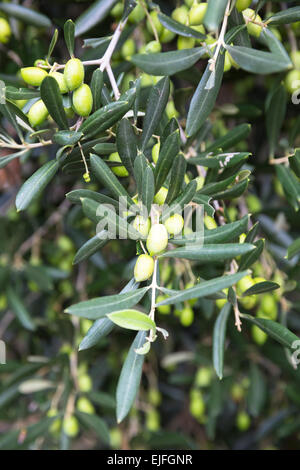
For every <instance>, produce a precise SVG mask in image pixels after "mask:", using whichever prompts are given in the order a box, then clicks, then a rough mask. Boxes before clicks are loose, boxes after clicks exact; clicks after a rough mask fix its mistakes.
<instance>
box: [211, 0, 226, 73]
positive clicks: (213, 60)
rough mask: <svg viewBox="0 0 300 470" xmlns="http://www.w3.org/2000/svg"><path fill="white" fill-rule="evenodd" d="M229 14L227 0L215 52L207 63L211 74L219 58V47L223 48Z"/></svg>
mask: <svg viewBox="0 0 300 470" xmlns="http://www.w3.org/2000/svg"><path fill="white" fill-rule="evenodd" d="M229 13H230V0H228V2H227V5H226V9H225V14H224V19H223V23H222V27H221V30H220V34H219V37H218V40H217V46H216V50H215V52H214V55H213V56H212V58H211V59H209V61H208V63H209V64H210V65H209V70H211V71H212V72H213V71H214V70H215V66H216V62H217V58H218V56H219V53H220V50H221V47H222V46H223V47H225V41H224V38H225V33H226V28H227V23H228V17H229Z"/></svg>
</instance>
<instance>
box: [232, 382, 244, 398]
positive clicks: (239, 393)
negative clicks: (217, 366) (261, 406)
mask: <svg viewBox="0 0 300 470" xmlns="http://www.w3.org/2000/svg"><path fill="white" fill-rule="evenodd" d="M230 395H231V397H232V399H233V400H234V401H236V402H239V401H241V400H242V399H243V398H244V396H245V390H244V388H243V387H242V385H240V384H238V383H235V384H233V386H232V387H231V391H230Z"/></svg>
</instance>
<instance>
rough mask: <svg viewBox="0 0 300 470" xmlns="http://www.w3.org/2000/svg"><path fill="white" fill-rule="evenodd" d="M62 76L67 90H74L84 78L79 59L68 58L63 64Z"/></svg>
mask: <svg viewBox="0 0 300 470" xmlns="http://www.w3.org/2000/svg"><path fill="white" fill-rule="evenodd" d="M64 77H65V81H66V84H67V87H68V88H69V90H70V91H73V90H76V88H78V87H79V86H80V85H81V84H82V82H83V80H84V67H83V64H82V62H81V61H80V60H79V59H70V60H69V61H68V62H67V63H66V65H65V70H64Z"/></svg>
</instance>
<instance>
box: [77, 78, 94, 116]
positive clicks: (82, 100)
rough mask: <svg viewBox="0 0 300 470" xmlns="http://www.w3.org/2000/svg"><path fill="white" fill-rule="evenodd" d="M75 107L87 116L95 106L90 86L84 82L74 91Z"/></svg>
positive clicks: (78, 112)
mask: <svg viewBox="0 0 300 470" xmlns="http://www.w3.org/2000/svg"><path fill="white" fill-rule="evenodd" d="M73 108H74V110H75V111H76V113H77V114H79V116H83V117H86V116H88V115H89V114H90V112H91V111H92V108H93V95H92V91H91V89H90V87H89V86H88V85H86V84H85V83H83V84H82V85H80V87H79V88H77V89H76V90H75V91H74V92H73Z"/></svg>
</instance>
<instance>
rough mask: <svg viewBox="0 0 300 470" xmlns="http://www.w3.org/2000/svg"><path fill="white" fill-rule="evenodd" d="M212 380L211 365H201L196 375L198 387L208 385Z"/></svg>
mask: <svg viewBox="0 0 300 470" xmlns="http://www.w3.org/2000/svg"><path fill="white" fill-rule="evenodd" d="M211 380H212V370H211V369H210V368H209V367H200V368H199V369H198V370H197V373H196V377H195V385H196V386H197V387H208V385H210V383H211Z"/></svg>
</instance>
